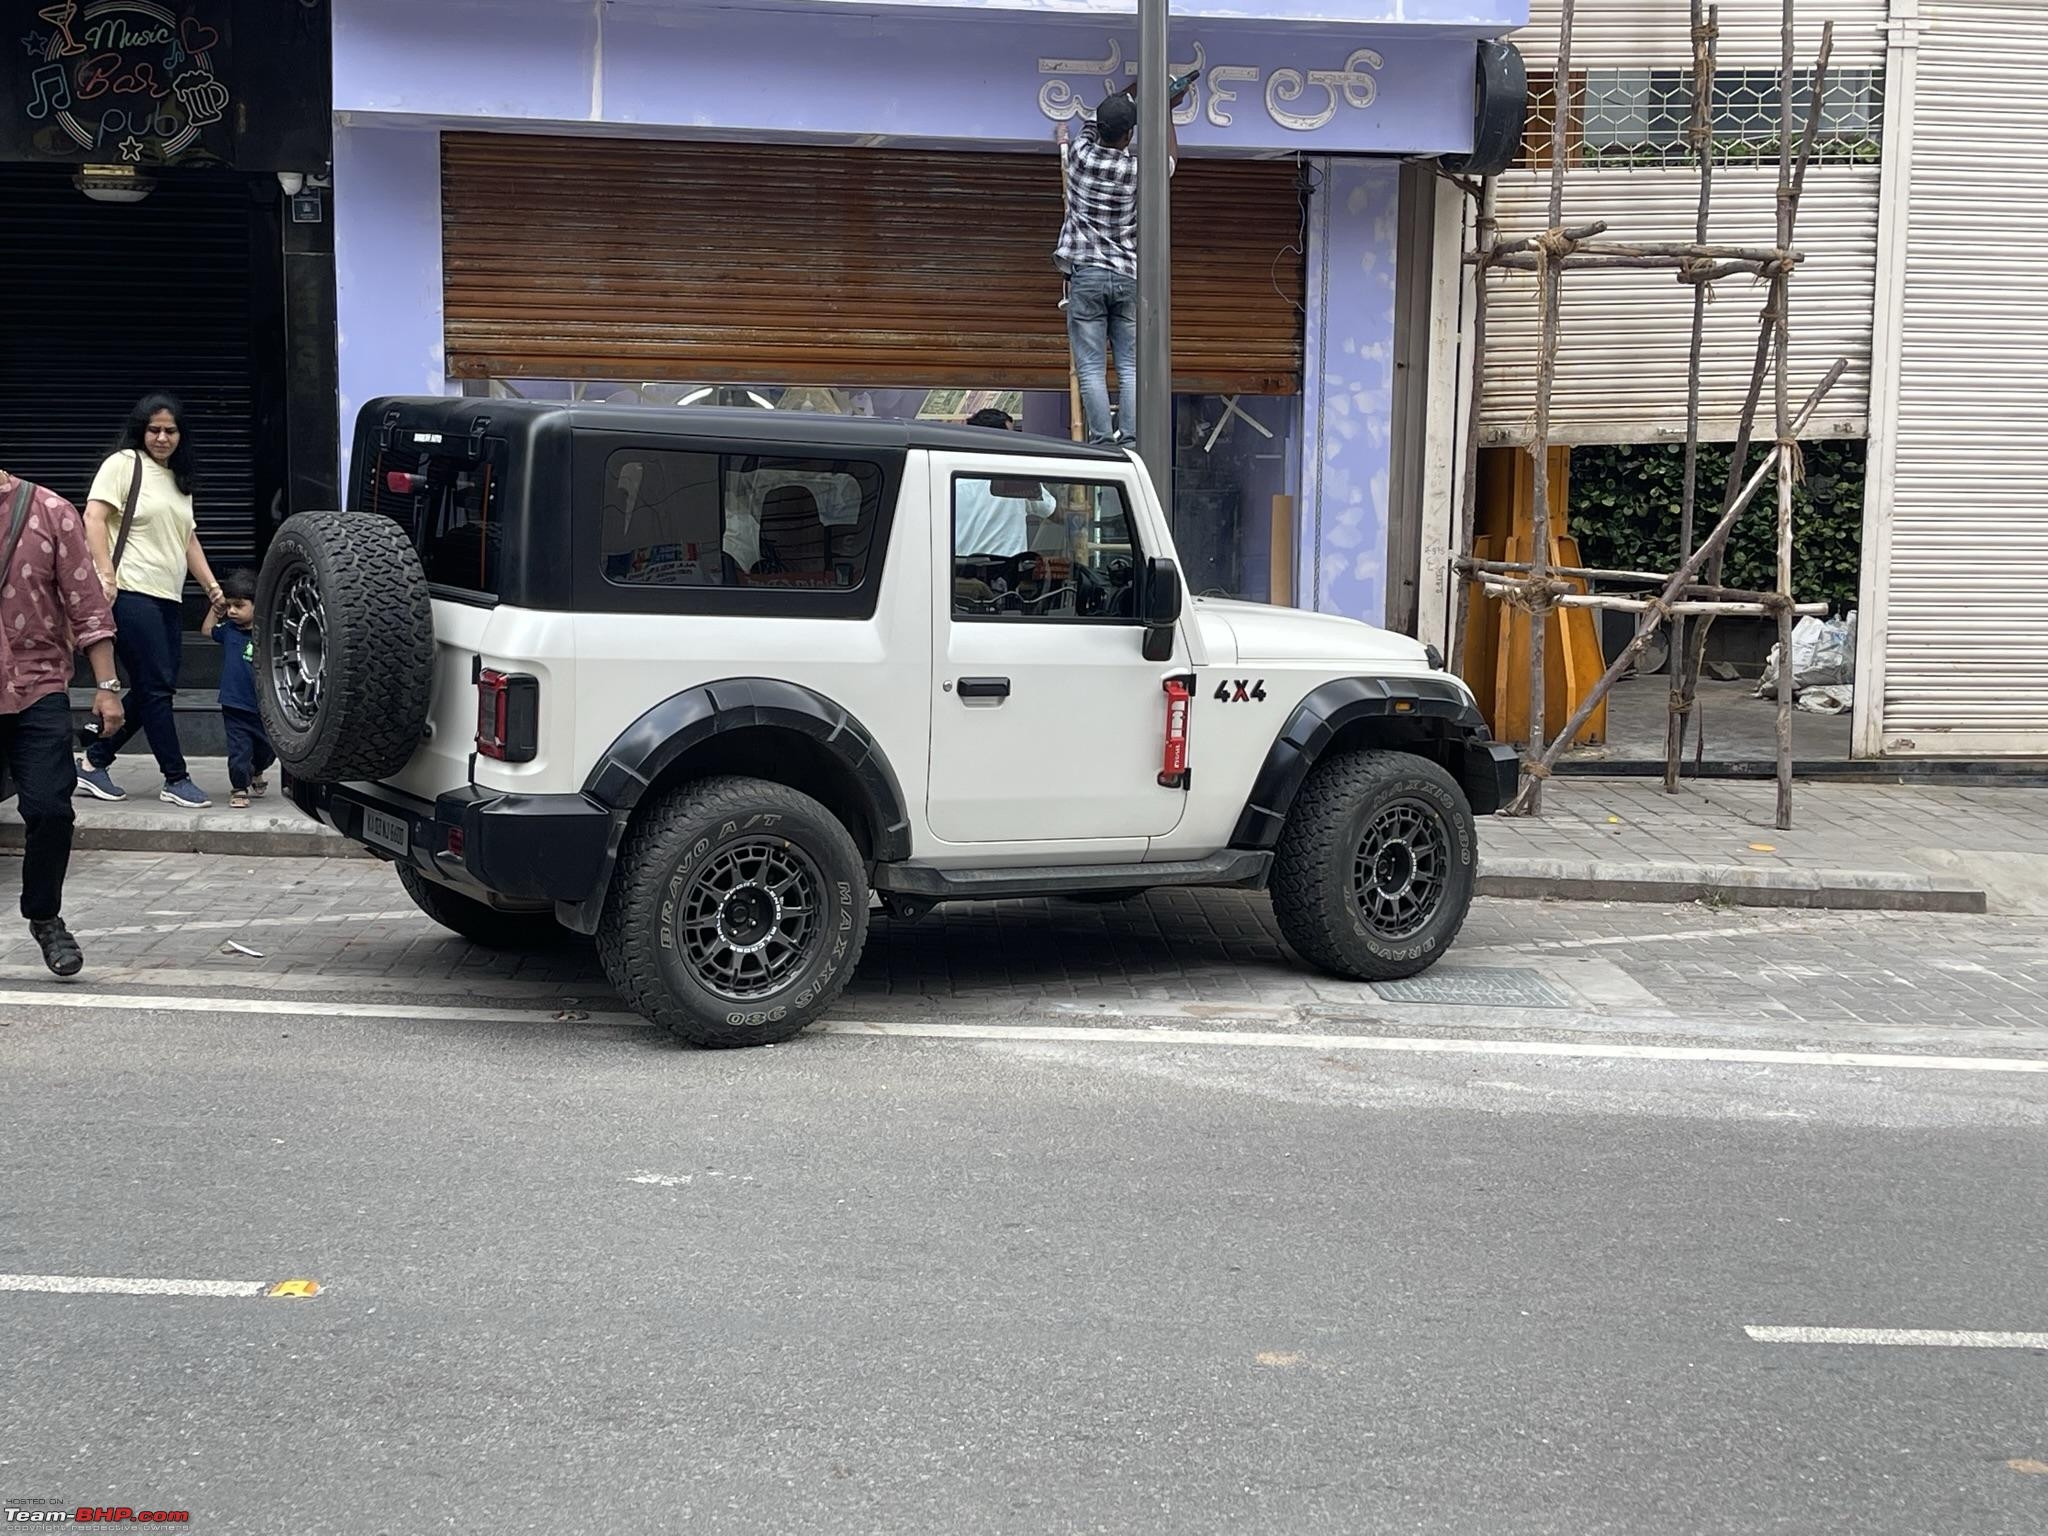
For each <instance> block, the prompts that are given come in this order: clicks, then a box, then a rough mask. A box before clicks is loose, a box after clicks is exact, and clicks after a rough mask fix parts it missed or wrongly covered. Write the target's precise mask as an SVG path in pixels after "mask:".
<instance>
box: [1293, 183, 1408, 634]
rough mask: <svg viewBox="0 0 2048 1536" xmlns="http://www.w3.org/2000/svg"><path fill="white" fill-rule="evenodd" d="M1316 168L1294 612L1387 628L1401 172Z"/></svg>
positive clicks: (1311, 231) (1311, 215)
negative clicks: (1306, 610)
mask: <svg viewBox="0 0 2048 1536" xmlns="http://www.w3.org/2000/svg"><path fill="white" fill-rule="evenodd" d="M1317 170H1318V173H1319V178H1320V185H1319V186H1318V187H1317V189H1316V193H1315V196H1314V197H1313V198H1312V199H1311V201H1310V204H1309V235H1308V292H1309V304H1308V364H1307V368H1306V370H1305V376H1304V388H1303V392H1302V433H1301V458H1302V469H1301V474H1302V496H1301V510H1300V514H1299V516H1300V524H1299V528H1298V534H1299V539H1300V549H1301V556H1300V567H1299V570H1298V571H1297V573H1296V577H1295V604H1296V606H1297V607H1301V608H1313V609H1316V610H1318V611H1320V612H1323V613H1341V614H1344V615H1346V616H1348V617H1350V618H1354V619H1366V620H1369V621H1370V622H1372V623H1374V624H1380V623H1384V622H1385V620H1386V607H1387V592H1386V575H1387V561H1386V553H1387V481H1388V477H1389V475H1390V474H1391V472H1392V463H1393V455H1392V442H1391V438H1392V433H1393V416H1394V251H1395V249H1396V245H1395V233H1396V229H1397V226H1398V223H1399V216H1400V169H1399V166H1398V165H1397V163H1396V162H1394V161H1392V160H1327V161H1322V162H1319V163H1318V166H1317ZM1318 550H1320V552H1321V559H1320V561H1319V560H1318V558H1317V554H1318Z"/></svg>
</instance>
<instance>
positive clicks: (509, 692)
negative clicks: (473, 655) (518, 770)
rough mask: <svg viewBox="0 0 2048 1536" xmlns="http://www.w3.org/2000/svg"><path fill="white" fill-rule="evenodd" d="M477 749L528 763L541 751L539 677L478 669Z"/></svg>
mask: <svg viewBox="0 0 2048 1536" xmlns="http://www.w3.org/2000/svg"><path fill="white" fill-rule="evenodd" d="M476 749H477V751H478V752H480V753H481V754H482V755H483V756H485V757H492V758H496V759H497V760H498V761H499V762H501V763H530V762H532V761H533V759H534V757H535V756H536V755H537V754H538V753H539V751H540V679H539V678H537V677H527V676H524V675H520V674H512V673H505V672H493V671H490V670H488V669H486V670H484V671H482V672H479V673H478V674H477V678H476Z"/></svg>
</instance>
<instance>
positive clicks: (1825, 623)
mask: <svg viewBox="0 0 2048 1536" xmlns="http://www.w3.org/2000/svg"><path fill="white" fill-rule="evenodd" d="M1778 668H1779V657H1778V648H1777V647H1776V646H1775V645H1774V646H1772V647H1771V658H1770V660H1769V661H1767V662H1765V663H1764V675H1763V680H1762V681H1761V682H1759V683H1758V684H1757V687H1756V695H1757V697H1758V698H1760V699H1775V698H1776V697H1777V696H1778ZM1855 680H1856V611H1855V610H1854V609H1853V608H1852V609H1850V610H1849V612H1848V613H1846V614H1844V615H1842V616H1841V617H1840V618H1833V619H1821V618H1816V617H1815V616H1814V615H1812V614H1808V615H1807V616H1806V617H1805V618H1803V619H1801V620H1800V621H1799V622H1798V623H1797V624H1795V625H1793V626H1792V695H1793V697H1794V698H1797V697H1798V696H1799V695H1800V694H1801V693H1803V692H1805V691H1806V690H1807V689H1808V688H1832V687H1836V686H1838V685H1841V684H1845V683H1853V682H1854V681H1855Z"/></svg>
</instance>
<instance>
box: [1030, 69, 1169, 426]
mask: <svg viewBox="0 0 2048 1536" xmlns="http://www.w3.org/2000/svg"><path fill="white" fill-rule="evenodd" d="M1137 93H1138V84H1137V82H1136V81H1135V80H1134V81H1132V82H1131V83H1130V84H1129V85H1128V86H1126V87H1124V89H1123V90H1122V91H1121V92H1119V93H1118V94H1116V95H1114V96H1106V97H1104V98H1103V101H1102V104H1101V105H1100V106H1098V107H1097V108H1096V109H1095V117H1094V120H1093V121H1091V122H1085V123H1083V124H1082V125H1081V137H1080V140H1079V142H1078V143H1076V144H1074V145H1073V146H1072V147H1071V148H1070V149H1069V150H1068V151H1067V171H1066V177H1067V217H1066V222H1065V223H1063V224H1062V225H1061V226H1060V241H1059V245H1058V247H1057V248H1056V249H1055V251H1054V253H1053V260H1054V262H1055V263H1056V264H1057V265H1058V266H1059V268H1060V270H1061V271H1062V272H1065V273H1067V274H1068V288H1067V345H1068V347H1069V348H1070V349H1071V351H1072V352H1073V356H1074V372H1075V374H1076V376H1077V377H1078V378H1079V380H1080V386H1081V414H1082V416H1083V418H1084V419H1085V420H1086V421H1087V424H1088V441H1089V442H1091V443H1112V442H1129V441H1131V440H1132V438H1133V437H1134V435H1135V434H1134V433H1132V432H1131V431H1129V430H1128V428H1129V427H1131V426H1133V425H1135V423H1134V422H1133V420H1132V417H1131V409H1132V405H1133V402H1134V401H1135V400H1136V399H1137V396H1138V390H1137V383H1138V367H1137V363H1138V157H1137V156H1136V155H1135V154H1133V153H1132V152H1131V136H1132V134H1133V132H1134V131H1135V130H1136V129H1137V126H1138V104H1137V101H1136V97H1137ZM1186 95H1187V88H1186V87H1185V86H1183V87H1182V88H1181V90H1179V91H1178V92H1176V93H1175V95H1174V98H1173V105H1174V106H1176V107H1177V106H1179V105H1180V103H1181V101H1182V99H1183V98H1184V97H1185V96H1186ZM1172 124H1173V119H1172V114H1171V111H1170V110H1169V112H1168V116H1167V132H1168V134H1169V135H1171V139H1170V142H1169V145H1168V149H1167V155H1168V158H1167V162H1166V165H1167V173H1168V174H1169V175H1171V174H1172V171H1173V163H1174V162H1173V158H1172V156H1173V154H1174V152H1175V151H1177V150H1178V149H1179V148H1180V144H1179V136H1178V135H1177V134H1174V132H1173V126H1172ZM1060 128H1061V132H1062V134H1064V132H1065V129H1066V125H1065V124H1064V123H1062V124H1061V125H1060ZM1112 346H1113V347H1114V348H1115V351H1116V377H1117V397H1118V399H1119V400H1121V401H1122V404H1123V409H1122V413H1121V414H1122V420H1123V425H1124V427H1125V428H1126V430H1123V431H1119V430H1117V429H1116V427H1115V425H1114V424H1113V423H1112V420H1111V417H1110V410H1109V375H1108V368H1107V357H1106V355H1105V354H1106V352H1107V351H1108V349H1109V348H1110V347H1112Z"/></svg>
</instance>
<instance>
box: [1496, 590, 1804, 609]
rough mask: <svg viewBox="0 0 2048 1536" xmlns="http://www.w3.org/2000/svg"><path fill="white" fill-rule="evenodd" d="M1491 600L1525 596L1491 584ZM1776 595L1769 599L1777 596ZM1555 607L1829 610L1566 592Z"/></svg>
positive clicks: (1764, 600)
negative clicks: (1492, 598) (1493, 598)
mask: <svg viewBox="0 0 2048 1536" xmlns="http://www.w3.org/2000/svg"><path fill="white" fill-rule="evenodd" d="M1486 595H1487V596H1488V597H1503V598H1507V599H1509V600H1511V601H1512V600H1513V599H1514V598H1516V597H1518V596H1521V595H1522V594H1521V590H1520V589H1519V588H1517V587H1500V586H1494V585H1493V584H1491V583H1488V584H1487V586H1486ZM1775 596H1776V594H1775V593H1771V594H1768V597H1775ZM1550 606H1551V607H1553V608H1599V609H1605V610H1608V611H1610V612H1615V613H1650V612H1652V611H1661V612H1663V613H1665V614H1681V613H1729V614H1747V615H1750V616H1752V617H1761V616H1766V615H1770V614H1775V613H1781V612H1790V613H1799V614H1806V613H1811V614H1823V613H1826V612H1827V611H1828V605H1827V604H1826V603H1779V602H1772V601H1769V600H1767V597H1758V598H1755V599H1751V600H1749V601H1740V600H1733V599H1726V598H1704V597H1702V598H1691V597H1681V598H1675V599H1673V600H1671V601H1670V602H1666V601H1664V600H1663V599H1662V598H1655V597H1618V596H1616V595H1615V594H1613V593H1611V592H1590V593H1589V592H1564V593H1560V594H1558V595H1557V596H1555V597H1553V598H1551V600H1550Z"/></svg>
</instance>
